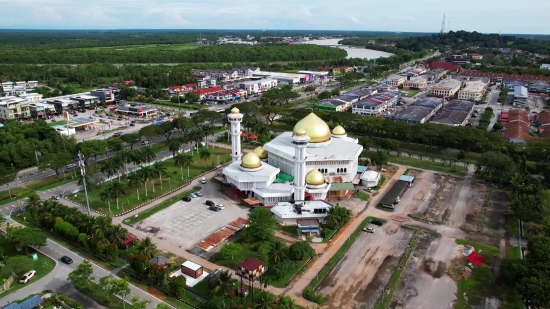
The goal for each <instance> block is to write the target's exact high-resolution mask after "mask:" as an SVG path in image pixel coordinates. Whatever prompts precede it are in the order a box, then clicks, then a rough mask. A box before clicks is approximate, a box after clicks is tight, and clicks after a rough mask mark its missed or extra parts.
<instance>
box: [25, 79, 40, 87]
mask: <svg viewBox="0 0 550 309" xmlns="http://www.w3.org/2000/svg"><path fill="white" fill-rule="evenodd" d="M36 87H38V82H37V81H35V80H31V81H28V82H27V88H29V89H34V88H36Z"/></svg>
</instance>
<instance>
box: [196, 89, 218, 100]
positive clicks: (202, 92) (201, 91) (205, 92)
mask: <svg viewBox="0 0 550 309" xmlns="http://www.w3.org/2000/svg"><path fill="white" fill-rule="evenodd" d="M221 90H223V89H222V87H220V86H215V87H209V88H203V89H197V90H193V93H195V94H198V95H199V100H202V99H205V98H206V96H207V95H208V94H211V93H214V92H218V91H221Z"/></svg>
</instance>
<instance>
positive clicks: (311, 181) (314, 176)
mask: <svg viewBox="0 0 550 309" xmlns="http://www.w3.org/2000/svg"><path fill="white" fill-rule="evenodd" d="M306 184H308V185H313V186H320V185H323V184H325V176H323V174H322V173H321V172H319V171H318V170H311V171H309V172H308V173H307V174H306Z"/></svg>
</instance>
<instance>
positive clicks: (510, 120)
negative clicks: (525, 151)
mask: <svg viewBox="0 0 550 309" xmlns="http://www.w3.org/2000/svg"><path fill="white" fill-rule="evenodd" d="M500 122H501V123H502V125H503V126H504V130H503V132H502V133H501V134H502V135H503V136H505V137H506V138H507V139H508V141H510V142H511V143H517V144H521V145H524V144H525V143H526V142H527V141H529V140H530V139H532V138H533V137H532V136H531V134H530V133H529V128H530V126H531V119H530V117H529V112H528V111H526V110H524V109H509V110H508V111H507V112H503V113H502V115H501V120H500Z"/></svg>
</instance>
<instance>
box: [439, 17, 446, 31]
mask: <svg viewBox="0 0 550 309" xmlns="http://www.w3.org/2000/svg"><path fill="white" fill-rule="evenodd" d="M443 33H445V13H443V21H442V22H441V30H439V34H443Z"/></svg>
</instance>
